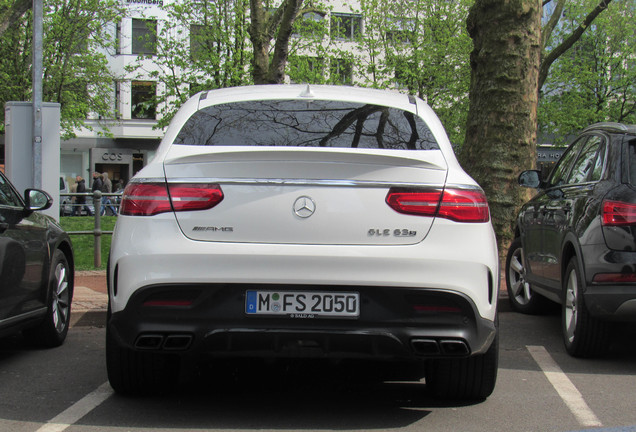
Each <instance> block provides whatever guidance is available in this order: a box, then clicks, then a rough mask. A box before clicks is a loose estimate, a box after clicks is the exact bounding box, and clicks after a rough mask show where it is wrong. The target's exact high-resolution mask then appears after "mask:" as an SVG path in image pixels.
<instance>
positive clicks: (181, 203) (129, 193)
mask: <svg viewBox="0 0 636 432" xmlns="http://www.w3.org/2000/svg"><path fill="white" fill-rule="evenodd" d="M222 200H223V191H222V190H221V187H220V186H219V185H217V184H211V183H201V184H199V183H176V184H168V185H166V183H130V184H129V185H128V186H126V189H125V190H124V195H123V196H122V201H121V206H120V208H119V213H120V214H122V215H129V216H152V215H156V214H159V213H164V212H169V211H172V210H174V211H191V210H207V209H210V208H212V207H214V206H215V205H217V204H218V203H220V202H221V201H222Z"/></svg>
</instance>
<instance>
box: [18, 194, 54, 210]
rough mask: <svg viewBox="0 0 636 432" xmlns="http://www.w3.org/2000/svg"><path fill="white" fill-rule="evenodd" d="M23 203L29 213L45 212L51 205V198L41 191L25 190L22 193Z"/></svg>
mask: <svg viewBox="0 0 636 432" xmlns="http://www.w3.org/2000/svg"><path fill="white" fill-rule="evenodd" d="M24 202H26V209H27V210H29V211H36V210H46V209H47V208H49V207H51V206H52V205H53V198H51V195H49V194H48V193H46V192H44V191H43V190H40V189H27V190H25V191H24Z"/></svg>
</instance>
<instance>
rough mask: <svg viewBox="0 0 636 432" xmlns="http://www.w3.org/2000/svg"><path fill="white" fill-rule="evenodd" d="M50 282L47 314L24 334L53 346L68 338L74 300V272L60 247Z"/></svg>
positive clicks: (54, 254)
mask: <svg viewBox="0 0 636 432" xmlns="http://www.w3.org/2000/svg"><path fill="white" fill-rule="evenodd" d="M48 284H49V286H48V293H47V300H46V306H47V310H46V316H45V318H44V320H43V321H42V322H41V323H40V324H39V325H38V326H37V327H34V328H30V329H27V330H24V331H23V334H24V336H25V337H26V338H27V339H29V340H31V341H33V342H34V343H35V344H37V345H39V346H42V347H46V348H53V347H57V346H60V345H62V344H63V343H64V340H65V339H66V335H67V334H68V328H69V324H70V321H71V302H72V300H73V272H72V270H71V266H70V265H69V263H68V260H67V259H66V255H64V253H63V252H62V251H61V250H59V249H57V250H56V251H55V252H54V253H53V259H52V260H51V269H50V272H49V281H48Z"/></svg>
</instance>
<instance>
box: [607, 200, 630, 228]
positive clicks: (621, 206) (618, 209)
mask: <svg viewBox="0 0 636 432" xmlns="http://www.w3.org/2000/svg"><path fill="white" fill-rule="evenodd" d="M603 225H605V226H628V225H636V204H632V203H626V202H622V201H611V200H605V201H603Z"/></svg>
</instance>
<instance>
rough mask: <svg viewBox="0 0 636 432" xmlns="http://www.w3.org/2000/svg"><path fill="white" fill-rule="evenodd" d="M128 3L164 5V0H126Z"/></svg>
mask: <svg viewBox="0 0 636 432" xmlns="http://www.w3.org/2000/svg"><path fill="white" fill-rule="evenodd" d="M126 3H127V4H143V5H154V6H163V0H126Z"/></svg>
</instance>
